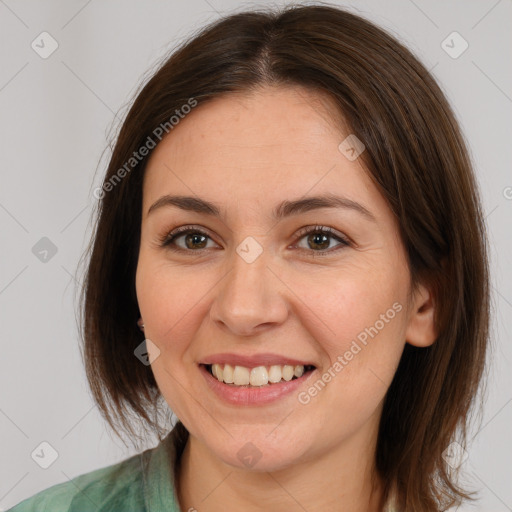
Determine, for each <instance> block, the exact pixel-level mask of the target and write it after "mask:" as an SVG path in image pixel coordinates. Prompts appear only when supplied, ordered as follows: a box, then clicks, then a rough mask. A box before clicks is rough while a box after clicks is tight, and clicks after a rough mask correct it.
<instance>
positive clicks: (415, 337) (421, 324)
mask: <svg viewBox="0 0 512 512" xmlns="http://www.w3.org/2000/svg"><path fill="white" fill-rule="evenodd" d="M435 306H436V305H435V303H434V299H433V296H432V292H431V290H429V289H428V288H427V287H426V286H424V285H422V284H421V285H418V287H417V289H416V290H415V292H414V294H413V300H412V306H411V308H412V309H411V312H410V317H409V324H408V326H407V329H406V331H405V340H406V341H407V343H409V344H410V345H414V346H415V347H428V346H430V345H432V344H433V343H434V342H435V341H436V339H437V332H436V328H435V325H434V312H435Z"/></svg>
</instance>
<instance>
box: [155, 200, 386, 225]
mask: <svg viewBox="0 0 512 512" xmlns="http://www.w3.org/2000/svg"><path fill="white" fill-rule="evenodd" d="M165 206H175V207H177V208H180V209H181V210H185V211H189V212H195V213H202V214H206V215H211V216H215V217H220V216H221V213H220V206H219V205H217V204H215V203H212V202H210V201H207V200H205V199H201V198H199V197H192V196H172V195H165V196H162V197H160V198H159V199H158V200H157V201H155V202H154V203H153V204H152V205H151V206H150V208H149V210H148V215H149V214H150V213H151V212H153V211H155V210H157V209H160V208H163V207H165ZM320 208H345V209H348V210H353V211H356V212H358V213H360V214H361V215H362V216H364V217H365V218H366V219H367V220H370V221H372V222H377V220H376V218H375V216H374V215H373V213H372V212H370V211H369V210H368V209H367V208H366V207H364V206H363V205H362V204H359V203H357V202H356V201H352V200H351V199H348V198H346V197H341V196H336V195H332V194H327V195H321V196H314V197H306V198H303V199H297V200H294V201H283V202H281V203H280V204H278V205H277V206H276V208H274V211H273V218H274V219H275V220H281V219H284V218H285V217H290V216H292V215H299V214H301V213H306V212H309V211H312V210H318V209H320Z"/></svg>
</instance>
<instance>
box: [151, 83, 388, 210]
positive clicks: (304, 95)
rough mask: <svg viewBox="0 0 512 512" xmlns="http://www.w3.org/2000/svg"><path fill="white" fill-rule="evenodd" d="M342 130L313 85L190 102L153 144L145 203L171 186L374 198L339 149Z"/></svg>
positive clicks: (206, 191) (360, 171)
mask: <svg viewBox="0 0 512 512" xmlns="http://www.w3.org/2000/svg"><path fill="white" fill-rule="evenodd" d="M348 135H350V132H349V130H347V129H346V126H345V124H344V123H343V120H342V117H341V113H340V112H339V110H338V109H337V107H336V105H335V104H334V101H333V100H332V99H331V98H330V97H328V96H327V95H326V94H322V93H319V92H316V91H311V90H307V89H304V88H299V87H267V88H264V89H260V90H257V91H252V92H250V93H243V94H238V93H237V94H228V95H225V96H223V97H219V98H216V99H214V100H212V101H209V102H207V103H205V104H202V105H199V106H197V107H195V108H194V109H193V110H192V112H191V113H190V114H188V115H187V116H185V118H184V119H182V120H181V121H180V122H179V124H178V125H177V126H175V127H174V129H173V130H172V131H171V132H170V133H169V135H167V136H166V137H165V138H164V139H163V140H162V142H160V144H159V145H158V146H157V147H156V148H155V150H154V151H153V154H152V155H151V158H150V161H149V163H148V166H147V168H146V176H145V180H144V181H145V185H144V188H145V191H144V203H145V210H147V203H148V202H149V201H154V200H156V199H157V198H158V195H159V194H163V193H171V192H173V193H183V194H184V193H186V194H187V195H191V193H192V194H198V195H201V196H202V197H205V196H209V197H210V199H212V201H215V202H223V201H225V202H228V201H231V202H237V203H240V201H243V202H244V204H245V205H247V206H249V207H250V205H251V204H254V205H255V207H256V206H257V205H261V204H262V202H267V201H272V202H274V203H276V202H277V201H278V200H279V199H281V200H282V199H283V195H286V196H287V197H286V198H292V197H293V198H294V199H295V198H297V197H301V196H304V195H306V194H308V192H311V193H315V194H316V193H325V192H340V193H344V194H345V195H351V196H352V197H353V198H354V199H355V200H357V199H359V200H363V201H364V199H365V196H366V200H372V201H375V200H377V197H373V198H371V197H368V195H369V194H370V195H372V194H373V196H375V194H376V193H377V191H376V190H375V189H374V186H373V184H372V182H371V180H370V178H369V177H368V176H367V175H366V172H365V170H364V167H363V165H362V162H361V161H360V159H356V160H354V161H351V160H349V159H348V158H346V156H345V155H344V154H343V153H342V152H341V151H340V149H339V145H340V143H342V142H343V141H344V140H345V139H346V137H347V136H348ZM372 187H373V189H372ZM234 191H236V196H235V195H233V193H234ZM377 195H379V194H378V193H377ZM288 196H290V197H288Z"/></svg>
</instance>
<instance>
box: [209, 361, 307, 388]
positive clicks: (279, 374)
mask: <svg viewBox="0 0 512 512" xmlns="http://www.w3.org/2000/svg"><path fill="white" fill-rule="evenodd" d="M211 371H212V375H213V376H214V377H216V378H217V380H218V381H219V382H224V383H226V384H234V385H235V386H248V385H250V386H266V385H268V384H269V383H270V384H277V383H278V382H281V381H282V380H285V381H287V382H288V381H290V380H292V379H293V378H294V377H297V378H299V377H302V375H304V366H303V365H300V364H299V365H297V366H291V365H288V364H285V365H273V366H270V367H266V366H257V367H256V368H246V367H245V366H235V367H233V366H231V365H229V364H226V365H223V364H212V365H211Z"/></svg>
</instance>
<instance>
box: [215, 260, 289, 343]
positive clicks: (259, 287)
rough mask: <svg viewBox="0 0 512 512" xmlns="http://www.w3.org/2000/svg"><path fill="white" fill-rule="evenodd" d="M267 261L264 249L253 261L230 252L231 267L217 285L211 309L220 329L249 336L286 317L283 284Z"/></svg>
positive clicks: (275, 324)
mask: <svg viewBox="0 0 512 512" xmlns="http://www.w3.org/2000/svg"><path fill="white" fill-rule="evenodd" d="M230 263H231V262H230ZM267 263H268V262H267V260H266V258H265V251H264V252H263V253H262V254H261V255H260V256H259V257H258V258H257V259H256V260H255V261H253V262H252V263H247V262H246V261H245V260H244V259H243V258H242V257H240V256H239V254H238V253H236V252H233V256H232V264H231V267H230V270H229V271H228V272H227V274H226V275H225V276H224V278H223V279H222V280H221V281H220V283H219V285H218V287H216V290H217V294H216V295H215V297H214V300H213V303H212V305H211V309H210V317H211V319H212V321H213V322H214V323H216V324H217V325H219V326H220V328H221V329H224V330H228V331H229V332H230V333H232V334H234V335H237V336H251V335H255V334H259V333H260V332H262V331H263V330H265V329H268V328H271V327H275V326H277V325H279V324H282V323H283V322H284V321H285V320H286V318H287V317H288V313H289V309H288V304H287V300H286V296H285V290H286V287H285V285H284V284H283V282H282V281H281V280H280V279H279V278H278V277H277V276H276V274H278V273H277V272H276V271H275V270H271V269H270V268H269V267H268V266H267Z"/></svg>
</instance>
